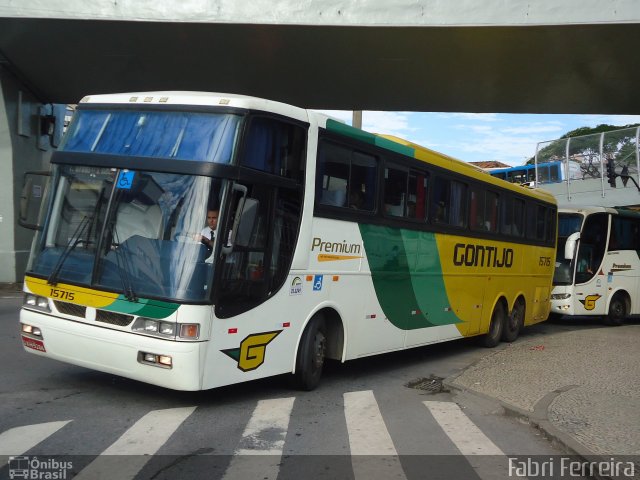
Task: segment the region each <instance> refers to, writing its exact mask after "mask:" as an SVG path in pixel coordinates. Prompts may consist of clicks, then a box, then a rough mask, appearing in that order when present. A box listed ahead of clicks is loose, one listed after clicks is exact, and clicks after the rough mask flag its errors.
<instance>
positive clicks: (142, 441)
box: [74, 407, 196, 480]
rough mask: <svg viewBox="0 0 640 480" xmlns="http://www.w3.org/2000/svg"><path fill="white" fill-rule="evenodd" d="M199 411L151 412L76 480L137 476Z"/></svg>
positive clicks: (181, 409)
mask: <svg viewBox="0 0 640 480" xmlns="http://www.w3.org/2000/svg"><path fill="white" fill-rule="evenodd" d="M195 409H196V407H182V408H169V409H165V410H154V411H152V412H149V413H147V414H146V415H145V416H144V417H142V418H141V419H140V420H138V421H137V422H136V423H135V424H134V425H133V426H132V427H131V428H129V430H127V431H126V432H124V434H123V435H122V436H121V437H120V438H119V439H118V440H116V441H115V443H113V444H112V445H111V446H110V447H108V448H107V449H106V450H105V451H104V452H102V454H101V455H100V456H99V457H98V458H96V459H95V460H94V461H93V462H91V463H90V464H89V465H88V466H87V467H86V468H84V469H83V470H82V471H81V472H80V473H79V474H78V475H77V476H75V477H74V479H76V480H80V479H91V480H93V479H100V478H104V479H113V478H118V479H128V478H133V477H135V476H136V474H137V473H138V472H139V471H140V470H141V469H142V467H144V466H145V464H146V463H147V462H148V461H149V460H150V459H151V456H152V455H154V454H155V453H156V452H157V451H158V450H159V449H160V447H162V445H164V444H165V443H166V441H167V440H168V439H169V437H170V436H171V435H172V434H173V432H175V431H176V430H177V429H178V427H179V426H180V425H181V424H182V422H184V421H185V420H186V419H187V418H188V417H189V415H191V414H192V413H193V411H194V410H195ZM122 455H126V456H127V458H122Z"/></svg>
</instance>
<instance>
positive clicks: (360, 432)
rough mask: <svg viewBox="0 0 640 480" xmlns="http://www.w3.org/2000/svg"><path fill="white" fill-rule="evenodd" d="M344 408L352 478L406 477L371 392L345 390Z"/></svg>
mask: <svg viewBox="0 0 640 480" xmlns="http://www.w3.org/2000/svg"><path fill="white" fill-rule="evenodd" d="M344 410H345V417H346V421H347V431H348V433H349V446H350V448H351V464H352V466H353V473H354V475H355V478H356V479H369V478H396V479H403V478H406V477H405V474H404V471H403V470H402V466H401V465H400V458H399V457H398V452H397V451H396V448H395V446H394V445H393V440H392V439H391V435H389V431H388V430H387V427H386V425H385V423H384V420H383V419H382V414H381V413H380V409H379V408H378V402H376V399H375V397H374V396H373V392H372V391H371V390H365V391H361V392H347V393H345V394H344ZM364 456H366V457H364Z"/></svg>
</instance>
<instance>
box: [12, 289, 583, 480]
mask: <svg viewBox="0 0 640 480" xmlns="http://www.w3.org/2000/svg"><path fill="white" fill-rule="evenodd" d="M5 296H6V295H5ZM18 297H19V298H18ZM21 301H22V299H21V295H17V294H16V295H15V296H14V298H0V325H1V326H2V328H1V329H0V332H1V333H0V360H1V364H2V366H3V368H2V369H1V370H0V460H1V461H0V465H5V467H4V468H2V469H0V478H4V476H6V474H7V472H8V467H9V465H7V463H6V462H7V460H8V457H9V456H10V455H17V454H21V455H25V456H27V457H28V458H33V457H34V456H38V457H39V458H40V459H57V461H58V462H62V459H67V460H68V462H70V465H72V467H71V468H70V470H71V471H70V472H69V474H68V475H67V477H66V478H73V476H74V475H76V474H79V475H78V478H98V477H101V476H104V477H105V478H107V477H108V478H185V476H187V475H188V477H187V478H212V477H213V478H223V477H224V478H248V477H255V478H260V479H264V478H274V479H275V478H276V477H278V478H296V479H297V478H300V477H301V476H303V477H304V478H389V477H390V476H391V477H394V478H424V476H425V475H424V473H425V471H426V470H428V471H429V472H430V475H429V478H462V477H464V478H483V479H489V478H509V477H510V476H513V475H510V474H509V468H510V463H509V462H510V461H509V459H508V458H507V456H524V455H533V456H539V457H536V458H549V456H550V455H558V454H559V453H560V452H558V451H557V450H555V449H554V448H553V446H552V445H551V444H550V443H549V442H548V441H546V440H545V439H544V438H542V436H541V434H540V433H539V432H537V431H536V430H534V429H532V428H531V427H529V426H528V425H525V424H522V423H521V422H519V421H518V420H517V419H515V418H513V417H510V416H508V415H505V414H504V413H505V412H504V411H503V410H502V408H501V407H500V406H499V405H498V404H497V403H493V402H491V401H490V400H487V399H485V398H480V397H477V396H473V395H472V394H469V393H461V392H457V393H456V392H447V391H441V390H440V388H439V387H440V382H439V379H442V378H446V377H449V376H451V375H454V374H457V373H459V372H461V371H462V370H464V369H465V368H467V367H468V366H470V365H472V364H474V363H475V362H477V361H479V360H480V359H481V358H483V357H484V356H486V355H489V354H491V352H492V351H491V350H487V349H484V348H482V347H479V346H478V345H477V342H475V341H474V339H466V340H462V341H456V342H449V343H446V344H441V345H435V346H430V347H424V348H418V349H413V350H409V351H406V352H399V353H394V354H387V355H381V356H377V357H372V358H368V359H361V360H357V361H353V362H348V363H346V364H329V365H328V367H327V369H326V372H325V375H324V377H323V382H322V384H321V385H320V387H319V388H318V389H317V390H315V391H313V392H300V391H296V390H293V389H292V388H291V387H290V385H289V383H288V379H287V378H286V377H275V378H272V379H265V380H261V381H256V382H251V383H246V384H241V385H235V386H230V387H224V388H220V389H214V390H209V391H203V392H175V391H171V390H166V389H162V388H159V387H155V386H150V385H146V384H142V383H139V382H135V381H132V380H127V379H123V378H120V377H116V376H113V375H109V374H104V373H100V372H94V371H91V370H86V369H84V368H80V367H76V366H73V365H66V364H63V363H59V362H56V361H50V360H47V359H45V358H41V357H37V356H35V355H31V354H28V353H26V352H25V351H24V350H23V348H22V345H21V342H20V336H19V332H18V311H19V306H20V304H21ZM566 328H571V327H567V326H562V325H553V324H542V325H539V326H534V327H531V328H528V329H527V330H526V331H525V332H524V334H523V338H524V339H531V338H535V337H536V336H540V337H541V338H542V337H544V336H545V335H546V334H548V333H549V332H553V331H557V330H558V329H566ZM497 348H504V347H502V346H500V347H497ZM521 381H526V379H521ZM412 385H413V386H412ZM25 432H27V433H28V434H29V435H26V434H25ZM460 432H466V433H464V435H461V434H460ZM469 432H470V433H469ZM31 437H33V439H32V440H31V443H27V444H25V445H21V444H20V442H22V443H23V444H24V443H25V442H26V440H25V439H28V438H31ZM19 438H22V440H18V439H19ZM265 453H268V454H269V455H266V456H264V455H257V454H265ZM107 454H112V455H114V456H113V457H110V456H108V455H107ZM126 454H133V455H131V456H130V457H122V456H121V455H126ZM252 454H253V455H252ZM352 454H353V455H352ZM356 455H357V456H356ZM265 458H266V459H267V460H265ZM3 459H4V460H3ZM110 462H111V463H110ZM54 466H55V464H54ZM512 473H513V472H512ZM72 474H73V475H72Z"/></svg>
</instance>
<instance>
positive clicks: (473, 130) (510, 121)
mask: <svg viewBox="0 0 640 480" xmlns="http://www.w3.org/2000/svg"><path fill="white" fill-rule="evenodd" d="M322 113H325V114H327V115H331V116H332V117H334V118H337V119H340V120H342V121H344V122H346V123H348V124H349V125H350V124H351V120H352V113H351V112H350V111H337V110H322ZM603 123H604V124H608V125H618V126H623V125H628V124H632V123H640V115H569V114H563V115H551V114H503V113H438V112H373V111H365V112H363V114H362V128H363V129H364V130H366V131H369V132H373V133H382V134H390V135H395V136H398V137H401V138H404V139H406V140H409V141H411V142H414V143H417V144H419V145H423V146H425V147H428V148H431V149H432V150H436V151H438V152H441V153H444V154H447V155H449V156H451V157H455V158H458V159H460V160H464V161H466V162H479V161H487V160H498V161H500V162H503V163H506V164H508V165H512V166H516V165H522V164H523V163H524V162H525V161H526V160H528V159H529V158H531V157H533V156H534V155H535V153H536V145H537V144H538V142H544V141H548V140H555V139H557V138H559V137H561V136H562V135H564V134H565V133H567V132H569V131H571V130H575V129H576V128H580V127H595V126H597V125H600V124H603Z"/></svg>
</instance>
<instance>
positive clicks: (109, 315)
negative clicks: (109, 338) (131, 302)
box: [96, 310, 133, 327]
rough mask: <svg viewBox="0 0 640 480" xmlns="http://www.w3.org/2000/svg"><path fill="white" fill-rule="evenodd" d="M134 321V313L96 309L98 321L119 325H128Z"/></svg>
mask: <svg viewBox="0 0 640 480" xmlns="http://www.w3.org/2000/svg"><path fill="white" fill-rule="evenodd" d="M132 321H133V315H124V314H122V313H115V312H108V311H106V310H96V322H103V323H109V324H111V325H117V326H119V327H126V326H127V325H129V324H130V323H131V322H132Z"/></svg>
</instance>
